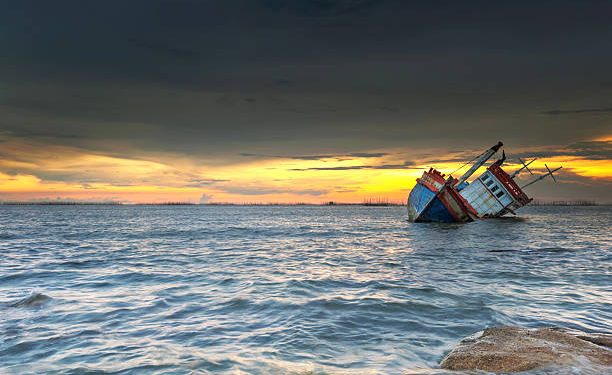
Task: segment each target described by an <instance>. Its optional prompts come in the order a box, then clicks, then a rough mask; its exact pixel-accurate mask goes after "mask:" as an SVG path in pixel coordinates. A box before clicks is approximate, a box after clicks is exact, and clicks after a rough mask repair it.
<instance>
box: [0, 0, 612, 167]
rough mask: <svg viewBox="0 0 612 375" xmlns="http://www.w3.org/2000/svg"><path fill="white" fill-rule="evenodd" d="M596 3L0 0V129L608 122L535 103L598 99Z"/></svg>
mask: <svg viewBox="0 0 612 375" xmlns="http://www.w3.org/2000/svg"><path fill="white" fill-rule="evenodd" d="M611 11H612V5H610V3H609V2H606V1H590V2H580V3H576V2H574V1H557V2H555V3H554V5H551V3H550V2H548V1H517V2H512V3H501V2H491V1H468V2H457V1H440V2H412V1H406V0H380V1H373V0H372V1H368V0H248V1H247V0H234V1H188V0H180V1H161V0H146V1H145V0H134V1H96V2H93V1H92V2H83V1H76V0H74V1H61V0H58V1H42V0H41V1H14V2H3V4H2V5H1V6H0V48H1V49H2V51H4V53H3V55H2V58H1V59H0V72H1V73H0V117H1V118H2V122H0V131H3V130H4V131H11V132H12V134H13V135H14V136H15V137H23V138H28V139H41V140H42V141H44V142H48V143H54V144H61V145H68V146H77V147H82V148H87V149H91V150H94V151H96V152H103V153H110V154H122V155H131V154H134V155H138V154H141V153H143V152H144V153H155V152H172V153H183V154H187V155H190V156H193V157H196V158H207V157H213V156H219V155H221V156H220V157H219V158H220V159H223V160H224V161H227V162H231V161H235V160H234V159H240V157H239V156H237V155H238V154H239V153H240V152H244V153H250V154H267V155H289V156H295V157H296V158H299V156H300V155H327V154H350V153H359V152H363V151H364V150H365V151H367V150H372V149H382V148H387V147H389V148H390V147H426V146H440V145H442V146H449V145H452V144H453V143H456V144H461V145H462V146H464V145H465V146H474V145H478V146H481V143H487V144H488V143H489V142H490V140H491V139H492V138H493V139H497V138H503V139H504V141H508V142H510V141H512V142H514V143H515V144H520V145H521V146H524V145H525V143H528V144H529V145H546V144H549V143H550V144H554V143H557V144H563V143H568V142H569V141H570V140H572V139H579V137H580V136H588V135H590V134H602V133H604V132H605V131H607V129H609V123H608V122H606V121H605V119H602V118H601V117H603V116H592V118H591V117H589V118H588V119H585V120H581V121H580V126H579V127H578V126H577V122H576V121H577V120H576V119H574V118H573V117H572V116H539V114H540V113H541V111H542V108H557V107H558V106H559V105H560V103H562V104H563V107H568V108H579V110H580V108H585V109H586V108H595V109H600V110H607V109H608V107H607V106H608V105H609V102H606V100H607V98H608V97H609V87H608V86H606V85H605V84H601V82H609V81H612V76H611V73H610V70H609V66H610V65H611V63H612V51H611V50H610V48H609V40H610V39H611V38H612V30H611V29H610V27H609V16H608V15H609V14H610V12H611ZM563 111H565V110H559V113H558V114H563V113H565V112H563ZM573 113H576V112H573ZM580 113H595V112H580ZM597 113H604V111H600V112H597ZM549 114H557V113H554V111H549ZM584 117H587V116H584ZM551 129H554V130H555V131H554V132H551V131H550V130H551ZM526 134H528V137H527V136H525V135H526ZM455 146H456V145H455ZM356 157H357V156H356ZM366 157H367V156H366Z"/></svg>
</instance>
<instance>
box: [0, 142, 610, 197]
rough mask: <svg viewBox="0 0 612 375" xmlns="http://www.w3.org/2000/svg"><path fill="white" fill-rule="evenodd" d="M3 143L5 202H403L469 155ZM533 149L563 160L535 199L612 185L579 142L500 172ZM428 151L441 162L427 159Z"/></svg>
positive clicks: (540, 166)
mask: <svg viewBox="0 0 612 375" xmlns="http://www.w3.org/2000/svg"><path fill="white" fill-rule="evenodd" d="M611 138H612V137H609V136H608V137H599V138H597V139H596V140H592V141H590V142H596V144H597V145H598V146H602V145H603V146H605V147H608V148H609V146H610V143H611V142H612V141H611ZM3 141H4V142H3V154H2V157H1V158H0V170H2V171H5V172H0V199H2V200H5V201H13V200H20V201H23V200H53V199H70V200H88V201H105V200H112V201H120V202H125V203H146V202H150V203H155V202H170V201H181V202H196V203H197V202H200V200H201V199H202V201H203V202H233V203H245V202H250V203H270V202H278V203H290V202H292V203H295V202H306V203H322V202H326V201H337V202H362V201H364V200H367V199H388V200H390V201H393V202H402V201H404V200H405V199H406V196H407V194H408V191H409V190H410V188H412V186H414V183H415V178H417V177H418V176H420V174H421V173H422V171H423V170H424V169H426V168H429V167H430V166H431V167H436V168H438V169H439V170H441V171H442V172H446V173H448V172H450V171H453V170H455V169H457V168H459V167H460V166H461V165H462V164H463V163H462V162H459V161H450V160H454V159H457V158H459V159H461V160H466V161H467V160H468V159H467V156H464V155H458V154H449V153H448V152H445V151H444V150H442V149H421V150H414V149H412V150H403V149H388V150H368V152H370V153H371V154H375V153H376V152H380V153H381V156H379V157H372V156H371V155H366V156H365V157H360V156H346V157H338V156H330V157H327V158H326V157H320V158H317V159H315V160H296V159H291V158H289V157H267V158H266V157H262V158H256V159H254V160H253V159H249V158H245V160H241V161H239V162H232V163H229V164H222V163H209V164H207V163H206V162H205V161H204V162H203V161H200V160H198V159H195V158H186V157H181V156H178V155H172V154H165V155H157V156H154V157H151V156H147V157H142V158H133V157H132V158H127V157H117V156H109V155H102V154H97V153H93V152H90V151H87V150H83V149H78V148H70V147H65V146H53V145H49V144H38V143H36V142H30V141H28V140H24V139H14V138H10V137H4V139H3ZM484 146H488V145H483V149H484V148H486V147H484ZM382 151H384V153H383V152H382ZM530 151H533V152H534V153H537V152H550V151H554V156H549V157H543V158H540V159H538V160H537V161H536V162H534V163H533V164H532V165H531V169H532V170H533V171H534V172H543V171H544V168H545V167H544V163H547V164H548V165H549V166H550V167H557V166H560V165H562V166H563V170H562V171H560V172H559V174H558V175H559V180H560V181H559V184H557V185H555V186H551V184H552V182H551V181H543V182H542V183H540V184H539V185H540V186H539V189H540V190H537V189H536V188H533V189H531V188H530V190H528V193H529V194H530V195H533V196H535V197H536V198H542V199H547V198H550V199H558V198H563V199H590V198H592V196H590V195H589V194H588V187H589V186H595V188H599V189H600V190H601V189H602V188H604V189H606V188H607V187H609V186H610V183H611V181H612V161H611V160H609V159H601V158H594V157H593V158H589V157H588V156H578V155H576V154H577V153H576V152H575V150H566V151H567V154H566V155H563V153H564V151H565V150H564V148H551V147H548V148H539V149H534V148H531V149H529V150H525V149H518V148H516V149H508V157H509V159H508V162H507V163H506V170H508V171H513V170H514V169H516V168H517V167H518V166H517V165H516V163H517V161H516V159H513V157H512V152H514V153H516V154H529V152H530ZM419 155H429V157H419ZM431 155H435V159H438V160H433V159H434V158H432V156H431ZM474 155H476V154H474ZM462 157H463V158H465V159H462ZM444 159H446V160H444ZM405 160H412V164H407V165H405V166H404V163H405ZM464 170H465V169H463V171H464ZM6 171H9V172H6ZM461 172H462V171H459V172H457V173H455V176H456V177H458V176H459V175H460V173H461ZM521 177H522V178H527V179H528V177H529V175H528V174H526V173H525V174H523V175H522V176H521ZM576 186H578V187H579V188H581V189H583V190H584V191H586V192H587V194H585V195H584V196H580V195H576V193H575V192H574V190H572V189H571V187H576ZM555 192H557V193H555ZM608 197H609V195H608ZM599 200H601V199H599ZM603 200H606V198H605V197H604V199H603Z"/></svg>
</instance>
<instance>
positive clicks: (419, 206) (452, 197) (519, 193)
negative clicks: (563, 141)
mask: <svg viewBox="0 0 612 375" xmlns="http://www.w3.org/2000/svg"><path fill="white" fill-rule="evenodd" d="M502 146H503V143H502V142H498V143H497V144H496V145H494V146H493V147H491V148H490V149H488V150H486V151H484V152H483V153H482V154H480V155H479V156H477V157H476V158H475V161H474V164H472V166H471V167H470V168H469V169H468V170H467V171H466V172H465V173H464V174H463V175H462V176H461V177H459V178H458V179H455V178H454V177H452V176H445V175H444V174H442V173H440V172H439V171H437V170H435V169H433V168H430V169H429V170H428V171H426V172H423V175H422V176H421V177H420V178H417V183H416V185H415V186H414V188H413V189H412V191H410V195H409V196H408V218H409V219H410V221H414V222H432V221H433V222H445V223H452V222H468V221H473V220H476V219H482V218H490V217H500V216H503V215H506V214H509V213H510V214H515V211H516V210H517V209H519V208H521V207H523V206H525V205H526V204H528V203H529V202H531V200H532V198H529V197H528V196H527V194H525V192H524V191H523V189H524V188H526V187H527V186H529V185H532V184H534V183H536V182H538V181H541V180H542V179H544V178H545V177H546V176H549V175H550V176H551V177H552V178H553V180H555V182H556V179H555V177H554V175H553V172H556V171H558V170H559V169H561V168H562V167H559V168H557V169H554V170H550V169H549V168H548V166H546V164H545V166H546V169H547V170H548V173H545V174H543V175H541V176H538V177H536V178H535V179H534V180H532V181H530V182H528V183H526V184H525V185H523V186H518V184H517V183H516V182H515V181H514V178H515V177H516V176H518V175H519V173H521V172H522V171H523V170H527V171H529V173H531V174H533V173H532V172H531V170H529V164H531V163H533V162H534V161H535V160H536V159H533V160H531V161H529V162H528V163H525V162H524V161H523V160H522V159H519V160H520V161H521V163H522V164H523V166H522V167H521V168H520V169H518V170H516V171H515V172H514V173H512V174H511V175H510V174H508V173H507V172H506V171H504V170H503V169H502V165H503V163H504V161H505V160H506V154H505V152H503V151H502V157H501V158H500V159H498V160H497V161H495V162H494V163H492V164H491V165H490V166H489V167H487V168H486V171H485V172H484V173H483V174H481V175H480V176H478V177H477V178H475V179H474V180H473V181H471V182H468V179H469V178H470V177H471V176H472V175H473V174H474V173H475V172H476V171H477V170H478V169H479V168H480V167H482V166H483V165H485V164H486V163H487V161H488V160H489V159H490V158H491V157H493V156H494V155H495V154H496V153H497V152H498V150H499V149H500V148H501V147H502Z"/></svg>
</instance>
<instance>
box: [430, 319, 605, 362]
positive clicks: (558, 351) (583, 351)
mask: <svg viewBox="0 0 612 375" xmlns="http://www.w3.org/2000/svg"><path fill="white" fill-rule="evenodd" d="M611 342H612V339H611V336H610V335H606V334H600V335H589V334H585V333H584V332H573V331H563V330H559V329H552V328H541V329H526V328H518V327H495V328H487V329H485V330H484V331H482V332H480V333H478V334H476V335H474V336H471V337H468V338H466V339H464V340H462V341H461V342H460V343H459V344H458V345H457V346H456V347H455V348H454V349H453V350H452V351H451V352H450V353H449V354H448V355H447V356H446V358H444V359H443V360H442V363H441V367H442V368H443V369H448V370H483V371H491V372H517V371H527V370H532V369H536V368H541V367H547V366H571V365H575V364H584V361H585V360H587V361H590V362H592V363H593V364H594V365H596V366H602V367H603V368H607V367H610V366H612V350H611V347H610V344H611ZM611 370H612V369H611Z"/></svg>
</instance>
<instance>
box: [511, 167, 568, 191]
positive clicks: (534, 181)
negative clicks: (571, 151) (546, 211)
mask: <svg viewBox="0 0 612 375" xmlns="http://www.w3.org/2000/svg"><path fill="white" fill-rule="evenodd" d="M544 166H546V169H547V170H548V173H544V174H543V175H541V176H538V177H536V179H535V180H533V181H530V182H528V183H526V184H525V185H523V186H521V189H524V188H526V187H527V186H529V185H532V184H535V183H536V182H538V181H541V180H543V179H544V178H545V177H546V176H549V175H550V177H552V179H553V180H554V181H555V182H557V179H556V178H555V176H554V175H553V173H554V172H556V171H558V170H559V169H561V168H563V167H559V168H557V169H553V170H552V171H551V170H550V168H548V166H547V165H546V164H544Z"/></svg>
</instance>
